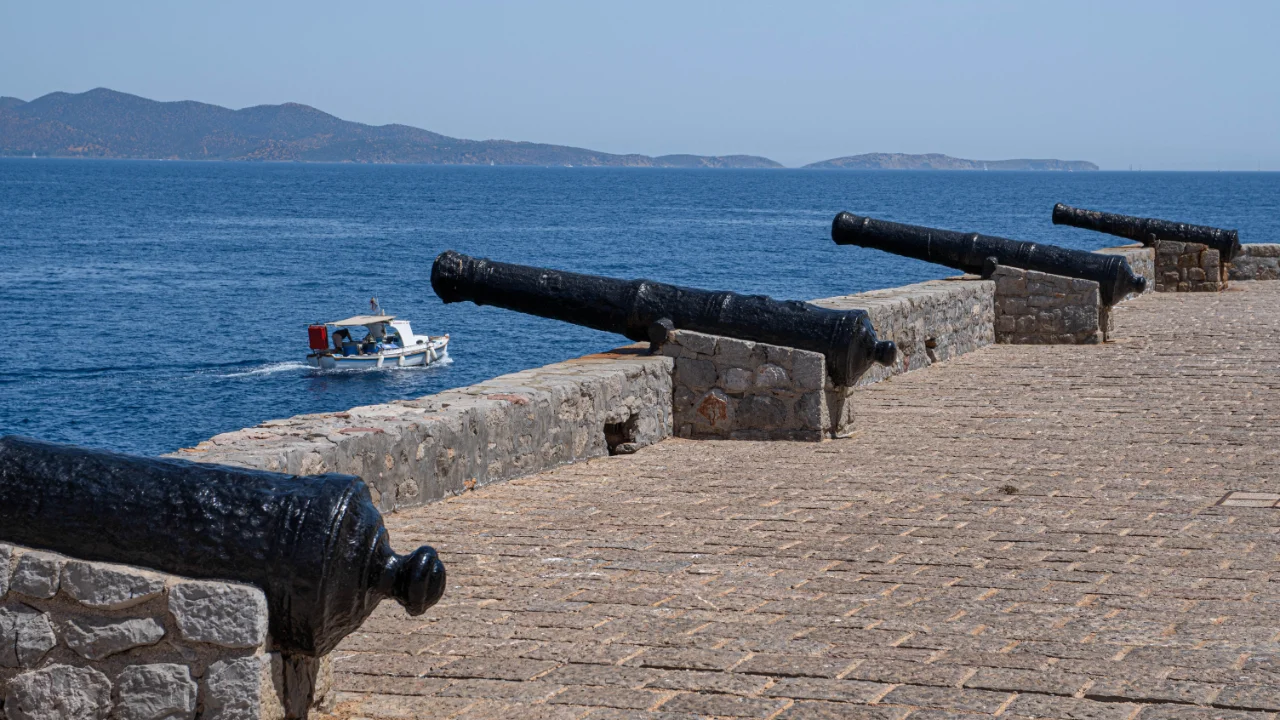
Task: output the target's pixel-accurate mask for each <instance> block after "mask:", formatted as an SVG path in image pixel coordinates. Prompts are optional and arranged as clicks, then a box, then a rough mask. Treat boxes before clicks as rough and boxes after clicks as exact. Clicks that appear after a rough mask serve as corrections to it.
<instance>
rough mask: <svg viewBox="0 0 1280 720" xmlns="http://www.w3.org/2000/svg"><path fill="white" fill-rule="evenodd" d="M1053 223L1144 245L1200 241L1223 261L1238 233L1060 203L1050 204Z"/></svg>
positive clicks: (1233, 248) (1234, 247)
mask: <svg viewBox="0 0 1280 720" xmlns="http://www.w3.org/2000/svg"><path fill="white" fill-rule="evenodd" d="M1053 224H1054V225H1070V226H1071V227H1078V228H1082V229H1084V230H1095V231H1097V232H1100V233H1106V234H1108V235H1117V236H1119V237H1122V238H1128V239H1130V240H1133V241H1135V242H1140V243H1142V244H1143V245H1146V246H1148V247H1150V246H1152V245H1155V244H1156V241H1157V240H1171V241H1176V242H1191V243H1200V244H1201V245H1207V246H1209V247H1211V248H1213V249H1214V250H1217V251H1218V257H1219V258H1220V259H1221V260H1222V262H1224V263H1227V262H1231V260H1232V258H1234V257H1235V256H1236V253H1238V252H1240V233H1239V232H1238V231H1236V230H1224V229H1222V228H1216V227H1210V226H1208V225H1190V224H1187V223H1180V222H1171V221H1169V220H1159V219H1157V218H1143V217H1134V216H1132V215H1118V214H1116V213H1109V212H1102V211H1101V210H1084V209H1082V208H1076V207H1071V206H1070V205H1063V204H1062V203H1058V204H1057V205H1054V206H1053Z"/></svg>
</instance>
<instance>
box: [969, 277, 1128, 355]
mask: <svg viewBox="0 0 1280 720" xmlns="http://www.w3.org/2000/svg"><path fill="white" fill-rule="evenodd" d="M992 279H993V280H994V281H995V283H996V295H995V337H996V342H999V343H1012V344H1016V345H1059V344H1067V345H1077V344H1093V343H1098V342H1102V340H1103V339H1104V335H1105V331H1106V329H1107V324H1106V312H1107V311H1106V307H1105V306H1104V305H1103V304H1102V301H1101V296H1100V294H1099V292H1098V283H1096V282H1092V281H1090V280H1081V279H1079V278H1070V277H1064V276H1061V275H1049V274H1046V273H1041V272H1035V271H1032V270H1023V269H1020V268H1015V267H1007V266H1001V267H999V268H997V269H996V272H995V273H994V274H993V275H992Z"/></svg>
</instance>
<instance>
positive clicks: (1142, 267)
mask: <svg viewBox="0 0 1280 720" xmlns="http://www.w3.org/2000/svg"><path fill="white" fill-rule="evenodd" d="M1094 252H1097V253H1100V254H1102V255H1119V256H1120V257H1123V258H1124V259H1125V260H1126V261H1128V263H1129V267H1130V268H1131V269H1132V270H1133V272H1134V274H1135V275H1138V276H1140V277H1144V278H1146V279H1147V286H1146V288H1144V289H1143V290H1142V292H1143V293H1144V294H1145V293H1151V292H1155V291H1156V279H1155V278H1156V250H1155V248H1149V247H1147V246H1145V245H1141V244H1135V245H1122V246H1120V247H1113V248H1104V249H1102V250H1095V251H1094Z"/></svg>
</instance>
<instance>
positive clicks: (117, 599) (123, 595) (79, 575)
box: [62, 560, 164, 610]
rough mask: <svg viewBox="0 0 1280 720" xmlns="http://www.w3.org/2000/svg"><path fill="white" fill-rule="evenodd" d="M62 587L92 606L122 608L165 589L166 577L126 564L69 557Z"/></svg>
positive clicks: (104, 608) (148, 598)
mask: <svg viewBox="0 0 1280 720" xmlns="http://www.w3.org/2000/svg"><path fill="white" fill-rule="evenodd" d="M62 590H63V592H65V593H67V594H68V595H70V596H71V597H72V598H73V599H75V600H77V601H79V602H80V603H82V604H84V605H88V606H89V607H92V608H99V609H102V610H120V609H123V608H127V607H132V606H134V605H137V604H139V603H142V602H146V601H147V600H150V599H151V598H153V597H157V596H158V595H159V594H160V593H162V592H164V578H162V577H161V576H160V575H157V574H156V573H151V572H145V571H142V570H135V569H133V568H130V567H125V566H123V565H105V564H102V563H91V562H84V561H81V560H68V561H67V563H66V566H65V567H64V568H63V570H62Z"/></svg>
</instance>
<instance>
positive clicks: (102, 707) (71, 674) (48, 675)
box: [4, 665, 111, 720]
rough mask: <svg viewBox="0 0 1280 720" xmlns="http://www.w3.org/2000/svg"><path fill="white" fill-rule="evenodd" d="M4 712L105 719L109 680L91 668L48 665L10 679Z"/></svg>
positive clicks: (13, 716)
mask: <svg viewBox="0 0 1280 720" xmlns="http://www.w3.org/2000/svg"><path fill="white" fill-rule="evenodd" d="M4 712H5V714H6V715H7V716H8V718H7V720H105V719H106V717H107V714H108V713H110V712H111V681H110V680H108V679H107V676H106V675H103V674H102V673H100V672H98V671H97V670H94V669H93V668H77V667H71V666H69V665H50V666H49V667H46V668H41V669H40V670H33V671H31V672H28V673H23V674H22V675H19V676H17V677H15V678H14V679H13V680H11V681H10V682H9V688H8V690H7V692H6V693H5V696H4Z"/></svg>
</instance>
